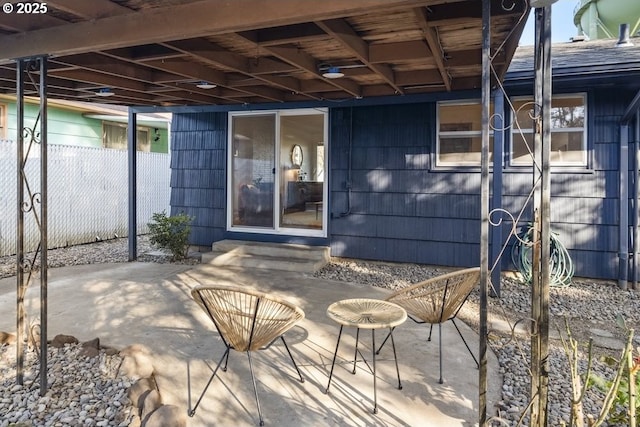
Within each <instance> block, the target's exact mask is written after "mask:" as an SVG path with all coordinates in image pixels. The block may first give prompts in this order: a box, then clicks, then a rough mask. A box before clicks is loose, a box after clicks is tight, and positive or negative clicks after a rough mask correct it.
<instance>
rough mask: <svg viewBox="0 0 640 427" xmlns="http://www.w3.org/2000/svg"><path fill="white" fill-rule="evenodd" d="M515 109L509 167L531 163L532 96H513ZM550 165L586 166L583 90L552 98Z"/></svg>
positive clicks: (585, 118)
mask: <svg viewBox="0 0 640 427" xmlns="http://www.w3.org/2000/svg"><path fill="white" fill-rule="evenodd" d="M511 102H512V104H513V108H514V110H515V111H514V113H513V117H514V119H513V120H512V122H513V125H512V127H511V150H510V151H511V155H510V163H511V165H512V166H530V165H531V164H532V163H533V137H534V133H533V117H534V103H533V99H532V98H514V99H512V101H511ZM550 162H551V165H552V166H580V167H585V166H587V95H586V94H585V93H577V94H566V95H564V94H563V95H554V96H553V97H552V99H551V156H550Z"/></svg>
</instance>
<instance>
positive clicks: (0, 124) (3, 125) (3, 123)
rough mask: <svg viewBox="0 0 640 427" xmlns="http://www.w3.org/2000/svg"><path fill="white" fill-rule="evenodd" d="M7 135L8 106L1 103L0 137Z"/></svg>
mask: <svg viewBox="0 0 640 427" xmlns="http://www.w3.org/2000/svg"><path fill="white" fill-rule="evenodd" d="M6 137H7V106H6V105H5V104H0V139H3V138H6Z"/></svg>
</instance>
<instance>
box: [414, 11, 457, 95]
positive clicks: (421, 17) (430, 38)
mask: <svg viewBox="0 0 640 427" xmlns="http://www.w3.org/2000/svg"><path fill="white" fill-rule="evenodd" d="M413 12H414V14H415V15H416V18H417V20H418V25H419V26H420V28H421V29H422V34H423V35H424V39H425V41H426V42H427V45H428V46H429V50H431V52H432V54H433V59H434V60H435V61H436V65H437V67H438V71H440V76H441V77H442V82H443V83H444V87H445V88H446V89H447V92H451V77H450V76H449V73H448V72H447V69H446V68H445V66H444V52H443V50H442V47H441V46H440V41H439V40H438V34H437V33H436V31H435V30H434V29H433V28H431V27H430V26H429V23H428V19H427V11H426V9H425V8H424V7H420V8H415V9H413Z"/></svg>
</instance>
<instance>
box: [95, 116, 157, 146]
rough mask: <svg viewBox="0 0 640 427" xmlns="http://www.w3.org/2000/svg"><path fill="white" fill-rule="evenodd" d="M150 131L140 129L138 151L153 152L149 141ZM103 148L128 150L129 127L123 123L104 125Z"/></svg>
mask: <svg viewBox="0 0 640 427" xmlns="http://www.w3.org/2000/svg"><path fill="white" fill-rule="evenodd" d="M149 135H150V131H149V129H148V128H145V127H138V135H137V139H138V141H137V144H136V149H137V150H138V151H147V152H148V151H151V142H150V140H149ZM102 146H103V147H104V148H114V149H116V150H126V149H127V126H126V125H125V124H121V123H110V122H103V123H102Z"/></svg>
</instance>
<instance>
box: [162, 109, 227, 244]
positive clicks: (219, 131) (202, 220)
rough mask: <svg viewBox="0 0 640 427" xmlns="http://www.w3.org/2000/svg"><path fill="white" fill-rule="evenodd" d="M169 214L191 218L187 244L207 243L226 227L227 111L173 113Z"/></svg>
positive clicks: (217, 236) (220, 236)
mask: <svg viewBox="0 0 640 427" xmlns="http://www.w3.org/2000/svg"><path fill="white" fill-rule="evenodd" d="M171 131H172V141H171V144H172V146H171V214H172V215H174V214H178V213H180V212H184V213H186V214H188V215H190V216H193V217H194V220H193V223H192V227H191V229H192V231H191V237H190V240H189V241H190V243H191V244H192V245H198V246H209V245H211V243H212V242H214V241H216V240H220V239H222V238H224V234H225V226H226V210H225V209H226V208H225V205H226V191H225V186H226V169H225V165H226V151H225V150H226V140H227V114H226V113H190V114H174V116H173V122H172V130H171Z"/></svg>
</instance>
